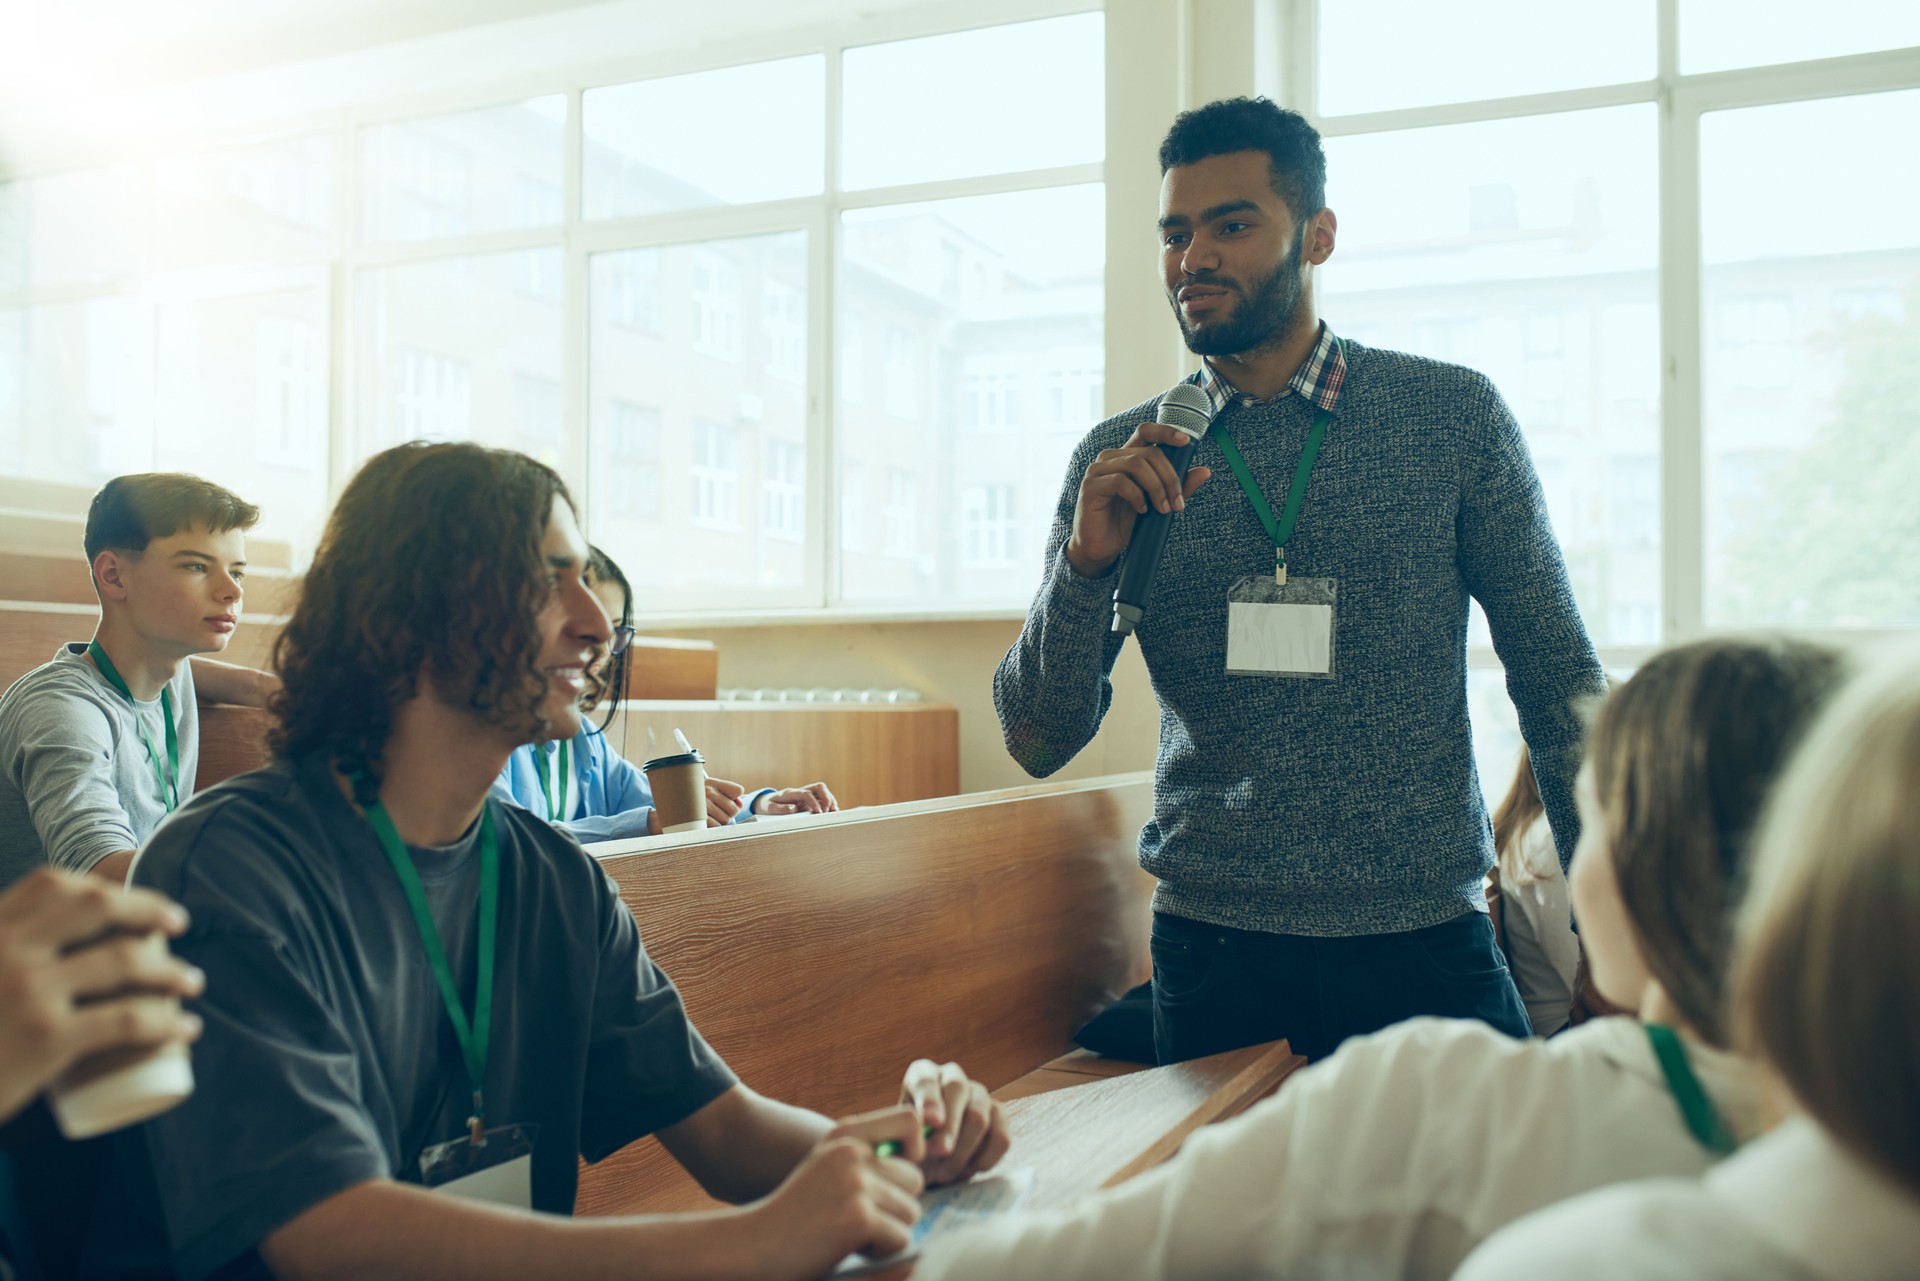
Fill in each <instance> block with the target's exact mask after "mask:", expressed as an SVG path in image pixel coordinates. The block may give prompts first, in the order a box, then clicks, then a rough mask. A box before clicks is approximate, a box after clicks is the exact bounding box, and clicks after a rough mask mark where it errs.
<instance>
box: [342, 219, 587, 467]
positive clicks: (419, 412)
mask: <svg viewBox="0 0 1920 1281" xmlns="http://www.w3.org/2000/svg"><path fill="white" fill-rule="evenodd" d="M559 252H560V251H559V250H558V249H535V250H523V251H520V252H516V253H499V254H483V255H477V256H474V257H470V258H444V259H436V260H433V261H430V262H423V263H410V264H408V265H406V266H401V267H376V268H368V269H365V270H363V271H361V273H360V276H359V280H358V284H357V292H358V295H359V304H358V307H357V309H356V310H357V313H358V315H357V331H356V341H357V344H358V346H357V348H356V351H357V359H356V361H355V368H356V370H357V376H356V378H355V398H354V412H353V421H354V423H355V427H356V431H355V444H356V446H357V449H356V452H357V453H358V455H359V456H360V457H365V456H367V455H369V454H372V453H374V452H376V451H378V450H381V449H384V448H386V447H387V446H389V445H396V444H399V443H400V442H402V441H406V440H414V439H429V440H473V441H479V442H481V443H483V444H488V445H497V446H502V447H505V448H510V449H522V450H525V451H526V452H528V453H530V454H532V455H533V456H534V457H536V458H538V459H539V460H540V461H541V462H543V463H546V464H548V465H549V466H554V467H558V466H560V465H561V463H562V462H563V461H564V460H565V459H566V458H568V457H570V456H571V454H572V451H571V449H569V448H568V447H567V442H566V441H565V440H564V439H563V438H562V437H561V435H560V434H559V433H558V432H556V431H555V430H554V428H553V424H554V420H555V418H557V414H558V410H557V406H555V404H554V403H553V400H552V396H553V394H554V393H555V392H556V391H557V389H558V387H559V386H560V309H559V308H557V307H555V306H553V305H552V304H551V303H549V302H547V301H545V300H543V299H539V298H533V297H529V296H528V295H526V294H524V293H523V292H521V290H520V289H519V286H518V282H519V281H520V279H521V278H522V275H523V273H525V272H526V270H527V267H526V265H525V263H524V261H523V259H524V258H525V257H526V255H527V254H529V253H533V254H553V255H556V256H557V255H558V254H559Z"/></svg>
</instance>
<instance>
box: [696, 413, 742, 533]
mask: <svg viewBox="0 0 1920 1281" xmlns="http://www.w3.org/2000/svg"><path fill="white" fill-rule="evenodd" d="M693 523H694V524H696V525H699V526H702V527H703V528H706V529H723V530H733V529H738V528H739V527H740V460H739V457H738V448H737V442H736V440H735V429H734V428H732V427H729V426H725V425H723V424H720V423H711V422H697V423H695V424H694V425H693Z"/></svg>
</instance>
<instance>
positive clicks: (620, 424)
mask: <svg viewBox="0 0 1920 1281" xmlns="http://www.w3.org/2000/svg"><path fill="white" fill-rule="evenodd" d="M610 430H611V434H612V440H611V442H610V443H611V445H612V449H611V450H610V451H609V458H608V467H607V478H606V484H605V492H606V493H607V496H608V501H609V503H610V505H611V506H612V509H613V512H614V514H615V515H616V516H621V517H625V518H628V519H634V520H658V519H659V518H660V483H661V475H660V472H661V466H660V462H661V460H660V411H659V410H658V409H655V408H654V407H653V406H651V405H634V404H629V403H627V402H626V401H621V400H616V401H615V402H613V420H612V424H611V428H610Z"/></svg>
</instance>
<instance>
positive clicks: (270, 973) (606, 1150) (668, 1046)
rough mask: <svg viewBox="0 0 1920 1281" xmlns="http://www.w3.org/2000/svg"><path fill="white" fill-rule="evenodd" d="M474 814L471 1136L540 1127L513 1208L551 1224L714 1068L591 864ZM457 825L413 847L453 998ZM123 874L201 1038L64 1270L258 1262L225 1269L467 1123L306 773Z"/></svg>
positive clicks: (373, 906) (176, 828) (385, 883)
mask: <svg viewBox="0 0 1920 1281" xmlns="http://www.w3.org/2000/svg"><path fill="white" fill-rule="evenodd" d="M488 804H489V805H490V806H491V807H492V809H493V822H494V827H495V831H496V832H497V833H498V836H499V842H500V925H499V941H498V954H497V961H496V969H495V978H494V1006H493V1036H492V1039H491V1046H490V1054H489V1062H488V1070H487V1076H488V1081H487V1090H486V1097H487V1124H488V1125H489V1127H492V1126H499V1125H507V1124H524V1125H538V1126H539V1127H540V1130H539V1142H538V1146H537V1147H536V1149H535V1152H534V1159H533V1203H534V1207H535V1208H536V1209H539V1210H546V1211H551V1212H554V1213H559V1214H567V1213H571V1211H572V1209H573V1201H574V1191H575V1183H576V1177H577V1162H576V1158H577V1157H580V1156H584V1157H585V1158H586V1159H587V1160H589V1161H597V1160H599V1159H600V1158H602V1157H605V1156H607V1155H609V1154H611V1153H613V1152H615V1151H617V1150H618V1149H620V1148H622V1147H624V1146H626V1145H627V1144H628V1143H631V1142H632V1141H633V1140H635V1139H637V1138H640V1137H642V1136H644V1135H647V1134H650V1133H652V1132H653V1131H655V1130H658V1129H661V1128H662V1127H665V1126H669V1125H672V1124H673V1123H675V1122H677V1121H680V1120H683V1119H684V1118H686V1117H687V1116H689V1115H691V1114H692V1113H694V1112H696V1111H698V1110H699V1109H700V1108H701V1107H703V1106H705V1105H706V1104H707V1103H709V1102H711V1101H712V1100H713V1099H715V1098H717V1097H718V1096H719V1095H720V1094H722V1093H724V1092H725V1091H726V1089H727V1088H728V1087H729V1086H731V1085H732V1084H733V1083H734V1080H735V1078H734V1076H733V1074H732V1072H730V1071H729V1070H728V1069H727V1066H726V1065H725V1064H724V1063H722V1062H721V1061H720V1059H719V1057H718V1056H717V1055H716V1054H714V1052H713V1051H712V1050H711V1049H710V1048H709V1047H708V1046H707V1043H706V1041H705V1040H703V1039H702V1038H701V1036H700V1034H699V1032H697V1031H696V1030H695V1029H694V1028H693V1026H692V1024H691V1023H689V1022H688V1020H687V1016H686V1012H685V1010H684V1008H683V1007H682V1005H681V1003H680V996H679V993H678V992H677V991H675V989H674V987H673V984H672V983H671V982H670V981H669V980H668V979H667V976H666V975H665V974H664V973H662V972H661V971H660V969H659V968H658V967H657V966H655V965H654V964H653V962H652V961H651V960H649V959H648V958H647V955H646V952H645V951H644V949H642V947H641V945H640V936H639V931H638V929H637V928H636V926H635V925H634V921H633V916H632V914H631V913H630V912H628V911H627V909H626V907H625V906H624V905H623V904H622V903H621V902H620V899H619V895H618V894H617V893H616V891H615V889H614V886H613V883H612V881H610V880H609V879H608V877H607V875H606V873H605V872H603V871H602V870H601V869H600V867H599V865H598V864H596V863H595V862H594V860H593V859H592V857H591V856H589V855H588V854H586V853H585V852H584V851H583V850H581V848H580V847H579V845H577V844H576V843H575V842H574V841H573V840H572V839H571V838H570V837H568V836H566V835H564V834H562V833H560V832H558V831H556V830H555V829H554V828H552V827H550V826H549V825H548V824H546V823H543V822H541V821H539V820H538V819H535V818H534V817H533V816H532V815H530V814H528V813H527V812H526V811H525V810H523V809H520V808H519V807H517V806H513V805H506V804H502V803H500V802H499V801H497V800H489V801H488ZM478 828H479V824H478V823H475V824H474V827H473V829H472V830H470V831H469V832H468V833H467V835H466V836H465V837H463V838H462V840H461V841H460V842H459V843H458V844H457V845H454V846H450V847H446V848H442V849H422V850H417V851H415V863H416V865H417V866H418V868H419V870H420V876H421V881H422V882H423V883H424V885H425V887H426V891H427V897H428V900H429V902H430V903H431V905H432V909H433V914H434V919H435V922H436V924H437V925H438V927H439V930H440V935H441V939H442V940H443V943H444V945H445V947H446V949H447V955H448V960H449V962H450V963H451V965H452V967H453V971H454V973H455V975H456V976H457V977H458V979H459V982H460V985H461V995H462V1000H463V1002H464V1003H466V1005H467V1007H468V1008H469V1009H471V1008H472V1007H471V1003H472V999H473V987H474V978H475V970H476V962H475V943H476V931H475V916H476V912H477V904H478V886H479V863H480V859H479V853H478V840H477V835H478ZM133 879H134V881H135V882H136V883H138V884H141V885H147V886H151V887H152V888H154V889H157V890H160V891H162V892H163V893H166V894H169V895H171V896H172V897H173V898H175V899H177V900H179V901H180V902H181V903H183V904H184V905H185V906H186V907H187V909H188V911H190V912H191V913H192V915H193V925H192V928H191V929H190V930H189V931H188V933H187V934H186V935H185V936H184V937H183V938H181V939H180V940H179V942H178V943H177V944H176V945H175V951H176V952H177V953H178V954H179V955H181V956H183V957H185V958H186V959H188V960H190V961H192V962H193V963H194V964H196V965H198V966H200V967H201V968H202V969H204V970H205V971H206V972H207V991H206V995H205V997H204V998H202V999H201V1000H199V1001H197V1002H194V1003H192V1004H193V1008H194V1009H196V1010H198V1011H199V1012H200V1013H201V1015H202V1016H203V1017H204V1018H205V1019H206V1031H205V1033H204V1034H203V1036H202V1038H201V1040H200V1042H199V1043H198V1044H197V1045H196V1046H195V1047H194V1050H193V1066H194V1074H195V1076H196V1078H197V1088H196V1090H195V1093H194V1095H193V1097H192V1098H191V1099H189V1100H188V1101H187V1102H186V1103H185V1104H183V1105H182V1106H180V1107H178V1108H176V1109H174V1110H173V1111H172V1112H169V1113H166V1114H165V1115H163V1116H161V1117H158V1118H156V1119H155V1120H153V1121H151V1122H149V1123H148V1124H147V1125H145V1126H142V1127H140V1128H139V1129H138V1130H135V1131H133V1132H130V1133H129V1135H127V1136H126V1137H124V1138H123V1139H122V1140H121V1141H120V1142H119V1143H118V1145H117V1148H116V1153H115V1160H116V1165H117V1167H118V1169H117V1170H116V1175H117V1177H116V1178H115V1179H114V1180H110V1181H109V1182H110V1183H111V1184H113V1185H114V1186H112V1187H110V1188H109V1189H108V1190H107V1192H106V1193H105V1194H104V1196H105V1197H106V1202H105V1203H103V1204H102V1205H101V1206H100V1207H99V1211H100V1212H99V1213H98V1214H97V1216H96V1219H95V1222H96V1224H102V1223H114V1224H117V1225H120V1226H119V1227H117V1228H116V1233H115V1235H116V1236H118V1237H119V1238H120V1239H119V1240H116V1241H114V1242H112V1243H111V1248H110V1249H105V1248H103V1249H102V1250H101V1251H99V1252H98V1257H96V1258H95V1260H94V1261H93V1266H91V1267H89V1268H87V1269H86V1271H88V1272H89V1273H90V1274H92V1275H99V1276H129V1275H142V1276H144V1275H154V1274H156V1273H158V1274H164V1272H165V1269H166V1260H167V1257H168V1255H169V1253H170V1255H171V1260H172V1265H173V1267H174V1268H175V1269H176V1270H177V1272H178V1274H179V1275H180V1276H182V1277H187V1278H199V1277H204V1276H208V1275H210V1274H212V1273H214V1272H216V1271H221V1270H222V1269H225V1268H228V1267H229V1266H233V1267H234V1269H235V1272H236V1273H237V1274H241V1275H245V1274H248V1273H251V1272H254V1271H261V1272H264V1269H258V1268H257V1265H255V1266H249V1265H250V1264H254V1260H252V1259H251V1258H250V1256H252V1255H253V1252H254V1251H255V1249H256V1247H257V1246H258V1245H259V1243H260V1242H261V1241H262V1240H263V1239H265V1238H266V1237H267V1236H268V1235H269V1234H270V1233H271V1232H272V1231H273V1230H274V1229H275V1228H278V1227H279V1226H281V1225H282V1224H284V1223H286V1222H288V1221H289V1220H291V1219H293V1218H295V1217H297V1216H298V1215H299V1214H300V1213H301V1212H302V1211H304V1210H306V1209H308V1208H309V1207H311V1206H313V1205H315V1204H317V1203H319V1202H321V1201H323V1200H325V1199H327V1198H328V1197H330V1196H332V1195H334V1194H335V1193H337V1192H341V1191H343V1190H345V1189H347V1188H349V1187H351V1186H353V1185H354V1184H357V1183H361V1182H364V1181H366V1180H369V1179H383V1178H395V1179H403V1180H408V1181H416V1182H417V1181H418V1169H419V1165H418V1162H419V1155H420V1152H421V1150H422V1149H423V1148H425V1147H427V1146H429V1145H431V1144H434V1143H440V1142H444V1141H446V1140H448V1139H454V1138H458V1137H460V1136H462V1135H463V1134H464V1133H465V1132H466V1126H465V1119H466V1116H467V1114H468V1112H469V1111H470V1110H471V1109H470V1108H469V1106H468V1105H469V1102H470V1099H469V1095H468V1091H467V1084H466V1074H465V1069H464V1067H463V1065H462V1061H461V1057H460V1047H459V1043H458V1041H457V1040H456V1038H455V1037H454V1034H453V1030H452V1027H451V1025H450V1024H449V1021H448V1019H447V1015H446V1011H445V1008H444V1006H442V1004H441V1001H440V997H439V994H438V990H437V989H436V988H435V986H434V978H433V972H432V969H431V968H430V967H429V965H428V963H427V960H426V953H425V950H424V948H423V947H422V945H421V941H420V936H419V933H418V931H417V930H416V929H415V928H414V923H413V919H412V917H411V916H410V915H409V913H408V910H407V904H406V899H405V896H404V894H403V893H402V891H401V888H400V884H399V880H398V878H397V877H396V876H395V875H394V872H393V867H392V865H391V864H389V863H388V862H387V859H386V856H385V854H384V853H382V851H381V848H380V845H379V843H378V841H377V840H376V839H375V837H374V834H373V830H372V828H371V827H369V826H368V824H367V822H366V821H365V819H364V818H362V817H361V815H360V814H359V812H358V811H357V810H356V809H355V808H354V807H353V806H352V805H350V804H349V803H348V802H347V800H346V798H345V797H344V796H343V795H341V793H340V791H339V789H338V788H337V787H336V785H335V784H334V782H333V776H332V772H331V770H330V769H329V768H328V766H327V764H326V762H325V761H323V760H320V759H318V758H309V759H307V760H304V761H300V762H295V763H293V764H279V765H274V766H272V767H270V768H268V769H264V770H258V771H256V772H254V773H251V774H244V775H241V776H240V777H238V778H234V779H230V780H228V781H227V782H226V783H223V784H221V785H220V786H219V787H216V788H214V789H212V790H211V791H208V792H206V793H204V794H202V795H200V796H197V797H195V798H194V799H193V801H192V802H191V803H190V804H188V805H186V806H185V807H183V808H182V809H181V811H180V812H179V813H178V814H177V815H176V816H175V817H174V818H173V820H172V821H171V822H168V823H167V824H165V825H164V826H163V827H162V828H161V829H160V831H159V832H157V833H155V835H154V837H153V840H152V841H151V842H150V843H149V844H148V846H147V847H146V849H145V850H143V851H142V852H141V855H140V858H139V860H138V862H137V863H136V864H135V870H134V876H133ZM149 1178H150V1180H151V1181H150V1182H149V1181H148V1180H149ZM142 1203H144V1204H142ZM163 1227H164V1235H163V1233H162V1228H163ZM102 1244H103V1246H105V1245H106V1244H107V1243H104V1242H103V1243H102ZM108 1253H111V1254H113V1255H114V1256H115V1257H114V1258H113V1259H107V1258H106V1257H105V1256H106V1254H108Z"/></svg>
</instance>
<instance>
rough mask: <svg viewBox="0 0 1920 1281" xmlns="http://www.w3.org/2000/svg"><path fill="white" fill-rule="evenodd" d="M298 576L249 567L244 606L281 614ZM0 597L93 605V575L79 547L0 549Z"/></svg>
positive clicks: (292, 595) (296, 587) (294, 592)
mask: <svg viewBox="0 0 1920 1281" xmlns="http://www.w3.org/2000/svg"><path fill="white" fill-rule="evenodd" d="M299 590H300V579H299V576H298V575H295V574H291V573H289V572H287V571H286V570H283V569H260V568H249V570H248V572H247V581H246V602H245V609H246V612H248V613H253V614H284V613H286V612H287V611H288V610H290V609H292V608H293V601H294V598H295V597H296V596H297V595H298V594H299ZM0 600H27V601H40V602H43V603H47V604H56V605H92V604H95V603H96V598H95V596H94V594H93V578H92V576H91V575H89V574H88V573H87V562H86V558H85V557H83V556H82V555H81V554H80V553H79V551H78V549H76V550H75V551H74V552H73V553H72V554H71V555H65V556H56V555H53V554H51V553H47V552H4V551H0Z"/></svg>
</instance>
